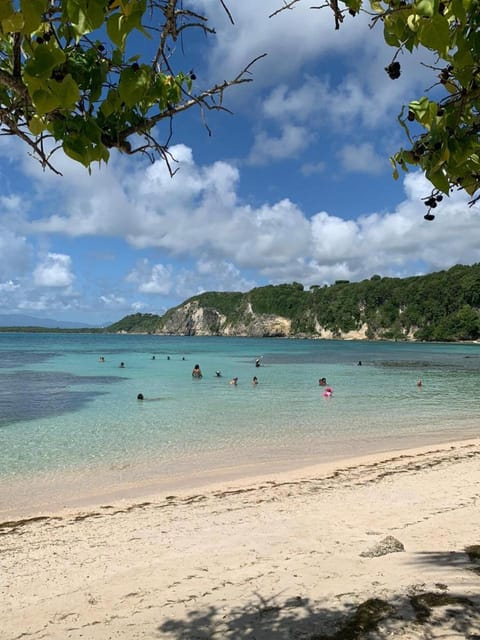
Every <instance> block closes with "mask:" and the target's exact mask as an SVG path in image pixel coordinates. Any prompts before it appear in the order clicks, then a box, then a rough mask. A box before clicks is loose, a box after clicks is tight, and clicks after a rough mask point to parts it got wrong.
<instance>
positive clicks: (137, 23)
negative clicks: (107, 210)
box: [0, 0, 251, 169]
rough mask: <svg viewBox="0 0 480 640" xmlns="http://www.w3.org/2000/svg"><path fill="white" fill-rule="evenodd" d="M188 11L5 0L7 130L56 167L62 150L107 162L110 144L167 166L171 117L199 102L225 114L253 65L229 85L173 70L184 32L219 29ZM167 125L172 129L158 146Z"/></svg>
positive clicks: (165, 0) (3, 117) (1, 107)
mask: <svg viewBox="0 0 480 640" xmlns="http://www.w3.org/2000/svg"><path fill="white" fill-rule="evenodd" d="M218 1H219V2H220V3H221V5H222V6H223V7H224V8H225V11H226V12H227V13H228V15H230V14H229V12H228V8H227V7H226V6H225V5H224V2H223V0H218ZM184 5H185V6H184ZM186 5H187V3H183V2H182V1H181V0H0V125H1V133H2V134H3V135H5V134H9V135H14V136H17V137H18V138H20V139H21V140H23V141H24V142H25V143H26V144H27V145H28V147H29V148H30V152H31V153H32V155H33V156H35V157H36V158H37V159H39V160H40V161H41V163H42V164H43V166H44V167H49V168H51V169H54V166H53V165H52V163H51V158H52V155H53V154H54V152H55V151H56V150H57V149H59V148H63V150H64V152H65V153H66V154H67V155H68V156H69V157H71V158H73V159H74V160H76V161H78V162H80V163H82V164H83V165H85V166H86V167H90V165H91V164H92V163H93V162H97V161H99V162H100V161H104V162H107V161H108V158H109V150H110V149H112V148H113V147H116V148H117V149H120V150H121V151H123V152H125V153H137V152H144V153H147V154H149V156H150V157H151V158H153V157H154V156H155V154H160V155H161V156H163V158H164V159H165V160H166V161H167V164H168V159H169V157H168V141H169V138H170V136H171V122H172V118H173V117H174V116H175V115H176V114H178V113H180V112H182V111H185V110H187V109H190V108H191V107H195V106H198V107H200V108H203V109H224V107H223V105H222V98H223V92H224V90H225V89H226V88H227V87H229V86H231V85H235V84H241V83H243V82H249V81H251V77H249V67H250V65H248V66H247V67H245V68H244V69H243V71H241V72H240V73H239V75H238V76H237V77H236V78H233V79H232V80H230V81H223V82H222V83H220V84H217V85H214V86H212V87H209V88H207V89H197V87H196V82H195V80H196V76H195V73H194V70H190V71H186V70H176V69H174V59H175V51H176V49H177V47H179V45H180V44H181V40H182V38H183V34H184V33H185V32H186V31H187V30H191V29H196V30H200V31H202V32H203V33H204V34H206V35H209V34H211V33H214V29H213V28H212V27H211V26H209V24H208V21H207V19H206V18H205V17H204V16H202V15H199V14H198V13H196V12H194V11H192V10H191V9H189V8H187V6H186ZM138 38H141V46H140V44H139V40H138ZM132 41H133V44H131V42H132ZM140 51H141V52H142V53H140ZM162 120H166V121H167V122H168V123H169V125H168V126H167V128H166V132H165V131H164V133H163V137H164V139H163V141H161V142H160V141H159V139H158V138H157V134H156V132H155V125H157V123H159V122H160V121H162ZM169 166H170V165H169Z"/></svg>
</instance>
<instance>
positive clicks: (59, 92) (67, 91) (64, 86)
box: [47, 74, 80, 109]
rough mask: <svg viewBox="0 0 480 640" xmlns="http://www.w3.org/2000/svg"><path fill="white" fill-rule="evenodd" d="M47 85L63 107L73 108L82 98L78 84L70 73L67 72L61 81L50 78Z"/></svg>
mask: <svg viewBox="0 0 480 640" xmlns="http://www.w3.org/2000/svg"><path fill="white" fill-rule="evenodd" d="M47 85H48V88H49V89H50V91H51V93H52V94H53V95H54V96H55V97H56V98H57V100H58V106H59V107H60V108H62V109H72V108H73V107H74V106H75V104H76V103H77V102H78V100H79V98H80V92H79V90H78V85H77V83H76V82H75V80H74V79H73V78H72V76H71V75H70V74H67V75H66V76H65V77H64V78H63V80H62V81H61V82H56V81H55V80H49V81H48V82H47Z"/></svg>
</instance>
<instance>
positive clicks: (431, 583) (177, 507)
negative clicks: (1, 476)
mask: <svg viewBox="0 0 480 640" xmlns="http://www.w3.org/2000/svg"><path fill="white" fill-rule="evenodd" d="M335 467H336V468H335ZM0 498H1V496H0ZM479 498H480V441H468V442H459V443H455V444H452V445H442V446H432V447H430V448H423V449H416V450H412V451H406V452H403V453H394V454H391V455H377V456H370V457H369V458H364V459H359V460H355V461H349V462H345V463H343V464H337V465H330V467H328V466H322V467H316V468H314V467H309V468H308V469H304V470H303V471H302V472H295V473H293V472H289V473H284V474H276V475H275V477H273V476H272V477H270V478H256V479H255V480H252V479H249V480H245V481H243V482H240V481H236V483H235V486H233V485H232V486H226V485H224V486H219V485H217V486H213V485H212V486H210V487H203V488H201V489H199V490H198V491H196V492H193V491H191V492H188V493H187V492H185V491H180V492H177V493H176V495H175V496H174V497H172V496H168V495H167V494H165V493H163V494H160V495H156V496H154V497H152V496H149V498H148V501H147V502H145V501H144V499H143V497H138V499H135V500H133V499H132V498H131V497H129V498H128V499H127V498H125V499H123V500H120V501H116V502H115V503H110V504H106V503H102V505H96V506H95V505H91V506H90V507H88V508H86V509H84V510H81V511H78V510H77V511H73V510H71V509H70V510H62V511H59V512H58V513H51V512H50V511H48V509H47V510H44V511H43V512H42V516H44V519H31V520H30V521H28V520H27V521H26V522H21V521H19V522H18V523H17V524H15V523H14V522H13V521H11V522H4V523H3V524H0V571H1V573H0V638H1V639H2V640H13V639H20V638H22V639H25V638H35V639H36V640H37V639H42V638H48V639H52V640H56V639H58V640H60V639H61V640H65V639H67V638H68V639H75V640H76V639H80V638H83V639H92V640H97V639H98V640H100V639H101V640H108V639H110V638H112V639H113V638H115V639H124V640H127V639H128V640H134V639H138V638H161V639H171V638H173V639H176V640H179V639H183V638H185V639H187V638H188V639H192V640H193V639H199V638H205V639H207V638H209V639H212V640H213V639H215V640H216V639H229V638H235V639H240V640H246V639H249V640H274V639H275V640H287V639H294V638H295V639H302V640H306V639H307V638H308V639H310V638H316V639H317V640H321V639H322V640H323V638H327V637H329V636H330V637H333V638H335V640H342V639H344V640H350V639H354V638H362V637H365V638H367V637H368V638H370V639H372V638H411V639H420V638H422V639H425V640H427V639H428V640H431V639H434V638H435V639H436V638H442V639H445V638H452V639H453V638H465V639H466V638H469V639H470V640H473V639H477V640H478V638H480V562H479V563H478V564H475V563H474V562H473V561H472V560H470V559H469V556H468V555H467V554H466V553H465V548H466V547H467V546H469V545H480V503H479V502H478V501H479ZM4 520H5V518H4ZM386 536H393V537H394V538H395V539H397V540H398V541H399V542H401V543H402V544H403V545H404V549H405V550H404V551H402V552H396V553H388V554H386V555H382V556H379V557H370V556H368V555H367V556H364V555H361V554H362V553H364V552H368V551H369V550H371V549H372V547H374V545H376V544H377V543H379V542H380V541H381V540H383V539H384V538H385V537H386ZM475 569H476V570H475ZM423 594H433V595H429V596H428V597H427V596H425V595H423ZM445 595H448V596H449V598H445V597H444V596H445ZM371 598H378V599H382V600H383V601H385V603H388V605H389V606H390V609H387V606H386V604H384V605H382V607H383V608H382V613H380V614H379V618H380V620H379V622H378V624H376V623H375V621H373V622H372V616H370V617H368V616H367V617H368V620H369V623H371V629H370V631H369V633H368V634H367V635H362V633H361V630H360V626H359V624H358V613H357V618H355V617H354V616H355V612H356V610H357V607H358V605H360V604H361V603H363V602H365V601H366V600H368V599H371ZM422 598H423V599H424V600H422ZM427 598H429V600H428V602H429V604H430V605H434V606H430V607H429V608H425V607H424V608H423V609H422V607H421V604H422V602H426V601H427V600H426V599H427ZM412 605H413V606H412ZM346 624H347V625H348V624H349V625H350V626H345V625H346ZM334 634H336V635H334Z"/></svg>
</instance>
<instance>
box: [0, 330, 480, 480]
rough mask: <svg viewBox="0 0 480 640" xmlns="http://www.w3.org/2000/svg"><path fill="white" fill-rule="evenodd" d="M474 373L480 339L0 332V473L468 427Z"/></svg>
mask: <svg viewBox="0 0 480 640" xmlns="http://www.w3.org/2000/svg"><path fill="white" fill-rule="evenodd" d="M100 356H104V358H105V362H103V363H101V362H99V358H100ZM153 356H154V358H153ZM257 357H259V358H260V359H261V367H259V368H256V367H255V366H254V363H255V359H256V358H257ZM122 361H123V362H124V363H125V367H124V368H120V367H119V364H120V362H122ZM358 361H361V362H362V366H358V365H357V363H358ZM197 363H198V364H200V366H201V368H202V370H203V374H204V375H203V378H202V379H201V380H193V379H192V377H191V371H192V368H193V366H194V365H195V364H197ZM216 370H221V372H222V377H221V378H217V377H215V371H216ZM479 373H480V345H467V344H461V345H450V344H436V345H432V344H404V343H387V342H385V343H383V342H341V341H320V340H316V341H310V340H281V339H251V338H200V337H158V336H148V335H144V336H130V335H95V334H92V335H88V334H26V333H19V334H10V333H8V334H7V333H5V334H0V478H4V479H6V478H8V477H10V478H12V477H13V476H15V477H17V478H18V477H22V476H26V475H30V474H36V473H39V472H46V473H52V472H57V471H62V470H63V471H74V470H75V469H77V468H78V469H80V468H81V469H85V467H87V468H88V467H90V468H114V467H117V468H120V467H126V466H131V465H134V464H136V463H142V462H145V461H153V462H154V463H155V464H156V465H157V466H161V467H164V468H167V467H168V468H169V469H175V468H176V466H178V467H179V468H180V467H181V466H182V464H183V465H184V466H189V465H190V464H191V463H192V460H196V461H197V463H198V464H199V465H200V466H201V460H202V458H203V459H204V460H205V461H208V462H206V463H207V464H215V462H214V461H215V460H216V459H218V463H219V464H220V463H222V464H225V461H230V462H231V463H232V464H234V463H235V460H252V461H253V460H254V459H255V457H257V458H258V459H261V460H264V461H265V460H268V458H269V457H271V458H272V460H274V459H277V460H278V459H285V460H286V459H289V458H294V457H295V456H297V457H299V458H300V457H305V456H315V455H319V456H320V455H322V456H323V459H328V457H329V456H332V457H338V456H339V454H342V453H344V454H346V455H355V454H356V453H368V452H369V450H370V449H372V450H375V446H378V443H379V442H381V443H382V448H383V449H384V450H386V449H388V448H392V449H393V448H395V447H398V445H399V443H406V444H408V443H409V442H414V443H423V442H425V443H428V442H429V441H432V442H433V441H437V442H438V441H442V440H444V441H448V440H455V439H460V438H466V437H475V436H477V432H478V425H479V424H480V420H479V418H480V403H479V399H480V393H479V390H478V381H479ZM254 375H257V376H258V378H259V384H258V385H257V386H253V385H252V384H251V380H252V377H253V376H254ZM233 376H238V378H239V383H238V386H233V385H230V384H229V380H230V379H231V378H232V377H233ZM323 376H325V377H326V378H327V382H328V384H329V385H331V386H332V387H333V389H334V394H333V397H332V398H329V399H326V398H323V397H322V392H323V389H322V388H321V387H319V386H318V379H319V378H320V377H323ZM419 378H421V379H422V381H423V387H421V388H418V387H417V386H416V380H417V379H419ZM138 393H143V394H144V396H145V400H144V401H143V402H141V401H138V400H137V394H138ZM375 443H376V444H375ZM389 444H391V445H392V446H391V447H389ZM212 461H213V462H212Z"/></svg>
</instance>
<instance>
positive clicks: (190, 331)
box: [155, 300, 291, 337]
mask: <svg viewBox="0 0 480 640" xmlns="http://www.w3.org/2000/svg"><path fill="white" fill-rule="evenodd" d="M155 333H159V334H162V335H184V336H212V335H214V336H239V337H243V336H253V337H288V336H290V335H291V321H290V320H288V319H287V318H282V317H281V316H274V315H263V314H262V315H257V314H255V313H253V311H252V310H251V307H250V308H248V309H247V310H246V311H245V313H242V314H241V315H240V316H239V318H238V320H235V321H232V320H230V321H229V320H227V317H226V316H225V315H223V314H221V313H220V312H219V311H217V310H216V309H209V308H205V307H202V306H201V305H200V304H199V302H198V300H193V301H191V302H187V303H186V304H184V305H182V306H181V307H177V308H176V309H174V310H172V311H171V312H169V313H168V314H167V315H166V316H165V317H164V319H163V322H162V326H161V327H160V328H159V329H157V330H156V332H155Z"/></svg>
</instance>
